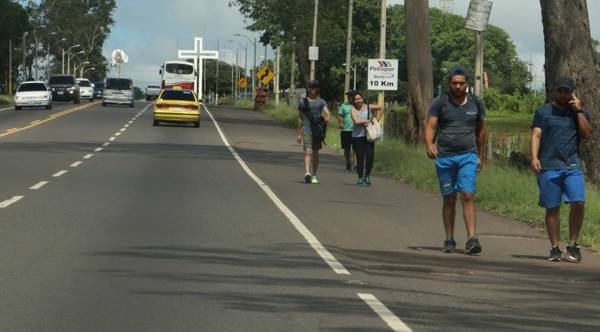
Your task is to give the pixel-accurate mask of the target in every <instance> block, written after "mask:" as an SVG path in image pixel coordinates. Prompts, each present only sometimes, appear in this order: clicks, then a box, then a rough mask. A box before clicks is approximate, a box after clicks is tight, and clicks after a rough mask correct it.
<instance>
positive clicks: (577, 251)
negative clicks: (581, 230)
mask: <svg viewBox="0 0 600 332" xmlns="http://www.w3.org/2000/svg"><path fill="white" fill-rule="evenodd" d="M566 258H567V260H568V261H569V262H574V263H579V262H581V247H580V246H579V243H577V242H573V244H567V256H566Z"/></svg>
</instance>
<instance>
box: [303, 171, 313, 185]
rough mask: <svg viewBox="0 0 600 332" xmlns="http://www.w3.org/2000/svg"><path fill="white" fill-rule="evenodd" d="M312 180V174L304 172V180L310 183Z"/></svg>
mask: <svg viewBox="0 0 600 332" xmlns="http://www.w3.org/2000/svg"><path fill="white" fill-rule="evenodd" d="M311 180H312V175H310V173H306V174H304V181H306V183H310V181H311Z"/></svg>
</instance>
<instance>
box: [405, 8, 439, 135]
mask: <svg viewBox="0 0 600 332" xmlns="http://www.w3.org/2000/svg"><path fill="white" fill-rule="evenodd" d="M405 12H406V55H407V56H406V58H407V68H408V86H409V88H408V90H409V93H408V114H407V123H406V133H405V137H406V141H407V142H408V143H410V144H419V143H421V142H422V141H423V127H424V125H425V113H426V112H427V108H428V107H429V104H430V103H431V100H432V99H433V76H432V69H431V46H430V44H429V40H430V38H429V4H428V3H427V2H426V1H421V0H406V1H405Z"/></svg>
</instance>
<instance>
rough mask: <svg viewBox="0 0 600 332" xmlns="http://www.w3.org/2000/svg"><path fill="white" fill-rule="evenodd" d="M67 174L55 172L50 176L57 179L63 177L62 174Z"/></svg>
mask: <svg viewBox="0 0 600 332" xmlns="http://www.w3.org/2000/svg"><path fill="white" fill-rule="evenodd" d="M67 172H68V171H66V170H62V171H58V172H56V173H54V174H52V177H53V178H57V177H59V176H63V175H64V174H66V173H67Z"/></svg>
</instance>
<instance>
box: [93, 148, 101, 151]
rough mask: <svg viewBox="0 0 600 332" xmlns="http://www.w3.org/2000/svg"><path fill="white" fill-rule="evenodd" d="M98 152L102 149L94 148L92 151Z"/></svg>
mask: <svg viewBox="0 0 600 332" xmlns="http://www.w3.org/2000/svg"><path fill="white" fill-rule="evenodd" d="M100 151H102V148H95V149H94V152H100Z"/></svg>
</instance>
